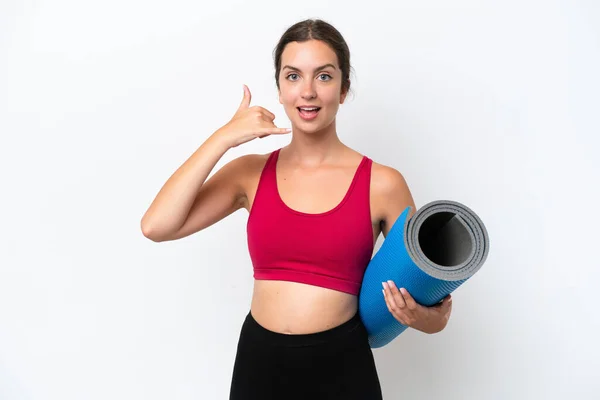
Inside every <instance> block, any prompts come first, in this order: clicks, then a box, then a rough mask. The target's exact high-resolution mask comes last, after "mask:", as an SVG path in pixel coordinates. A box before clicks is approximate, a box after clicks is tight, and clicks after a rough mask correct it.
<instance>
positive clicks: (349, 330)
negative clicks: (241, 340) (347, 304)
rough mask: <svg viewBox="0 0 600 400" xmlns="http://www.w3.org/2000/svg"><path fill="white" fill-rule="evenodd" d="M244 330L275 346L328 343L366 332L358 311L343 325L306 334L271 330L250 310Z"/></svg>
mask: <svg viewBox="0 0 600 400" xmlns="http://www.w3.org/2000/svg"><path fill="white" fill-rule="evenodd" d="M244 331H245V332H244V333H246V334H249V335H251V336H253V337H254V338H255V339H259V340H264V341H266V342H268V343H269V344H272V345H275V346H286V347H300V346H313V345H318V344H326V343H330V342H337V341H339V340H340V339H343V338H345V337H346V336H348V335H350V334H355V335H357V334H358V335H360V334H362V333H366V329H365V328H364V325H363V323H362V320H361V319H360V315H359V313H358V312H357V313H356V314H354V316H353V317H352V318H350V319H349V320H348V321H346V322H344V323H342V324H341V325H338V326H335V327H333V328H331V329H327V330H325V331H321V332H315V333H305V334H286V333H279V332H274V331H271V330H269V329H267V328H265V327H263V326H262V325H260V324H259V323H258V322H257V321H256V320H255V319H254V317H253V316H252V312H248V315H247V316H246V320H245V322H244Z"/></svg>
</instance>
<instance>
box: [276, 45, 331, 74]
mask: <svg viewBox="0 0 600 400" xmlns="http://www.w3.org/2000/svg"><path fill="white" fill-rule="evenodd" d="M328 63H330V64H333V65H335V66H336V67H338V68H339V65H338V62H337V56H336V54H335V52H334V51H333V50H332V49H331V47H329V46H328V45H327V44H325V43H324V42H322V41H320V40H308V41H306V42H290V43H288V44H287V45H286V46H285V49H284V50H283V53H282V54H281V66H282V67H283V66H284V65H292V66H294V67H297V68H300V69H305V68H306V69H312V67H314V66H318V65H323V64H328Z"/></svg>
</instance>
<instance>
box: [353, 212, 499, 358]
mask: <svg viewBox="0 0 600 400" xmlns="http://www.w3.org/2000/svg"><path fill="white" fill-rule="evenodd" d="M409 211H410V207H407V208H406V209H405V210H404V211H403V212H402V214H401V215H400V216H399V217H398V219H397V220H396V222H395V223H394V225H393V226H392V228H391V229H390V232H389V233H388V235H387V236H386V238H385V240H384V242H383V244H382V245H381V247H380V249H379V250H378V251H377V253H376V254H375V256H373V258H372V259H371V262H370V263H369V265H368V266H367V269H366V271H365V275H364V277H363V282H362V286H361V291H360V294H359V299H358V302H359V305H358V308H359V313H360V316H361V319H362V320H363V323H364V324H365V327H366V328H367V332H368V333H369V344H370V346H371V347H372V348H377V347H382V346H385V345H386V344H388V343H389V342H391V341H392V340H393V339H395V338H396V337H397V336H398V335H400V334H401V333H402V332H404V331H405V330H406V328H407V327H406V326H404V325H402V324H401V323H400V322H398V321H397V320H396V319H395V318H394V316H393V315H392V313H390V311H389V310H388V308H387V306H386V304H385V299H384V297H383V294H382V293H381V288H382V287H381V283H382V282H385V281H388V280H392V281H394V282H395V284H396V286H397V287H399V288H400V287H404V288H406V290H408V292H409V293H410V294H411V295H412V297H413V298H414V299H415V300H416V301H417V303H419V304H422V305H424V306H433V305H435V304H437V303H439V302H440V301H441V300H442V299H443V298H444V297H446V296H447V295H448V294H450V293H452V292H453V291H454V290H455V289H456V288H457V287H459V286H460V285H461V284H462V283H464V282H465V281H466V280H468V279H469V278H470V277H471V276H473V275H474V274H475V272H477V271H478V270H479V268H481V266H482V265H483V263H484V262H485V260H486V258H487V255H488V252H489V237H488V234H487V230H486V229H485V226H484V225H483V222H482V221H481V220H480V219H479V217H478V216H477V215H476V214H475V213H474V212H473V211H471V210H470V209H469V208H468V207H466V206H464V205H463V204H460V203H458V202H455V201H449V200H439V201H434V202H431V203H429V204H426V205H425V206H423V207H422V208H420V209H419V210H418V211H417V212H416V213H415V214H414V215H413V216H412V217H411V218H408V214H409Z"/></svg>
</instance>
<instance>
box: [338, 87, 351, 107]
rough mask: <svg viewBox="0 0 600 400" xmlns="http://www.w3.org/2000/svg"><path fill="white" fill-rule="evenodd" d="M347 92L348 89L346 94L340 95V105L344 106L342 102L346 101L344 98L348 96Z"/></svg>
mask: <svg viewBox="0 0 600 400" xmlns="http://www.w3.org/2000/svg"><path fill="white" fill-rule="evenodd" d="M349 90H350V88H348V89H347V90H346V92H342V94H341V95H340V104H344V100H346V96H347V95H348V91H349Z"/></svg>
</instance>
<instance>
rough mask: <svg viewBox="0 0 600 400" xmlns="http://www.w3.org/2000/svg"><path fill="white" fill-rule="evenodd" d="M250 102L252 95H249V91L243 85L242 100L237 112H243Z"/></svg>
mask: <svg viewBox="0 0 600 400" xmlns="http://www.w3.org/2000/svg"><path fill="white" fill-rule="evenodd" d="M250 100H252V94H250V89H249V88H248V87H247V86H246V85H244V98H243V99H242V102H241V103H240V106H239V108H238V111H240V110H244V109H246V108H248V107H250Z"/></svg>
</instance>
